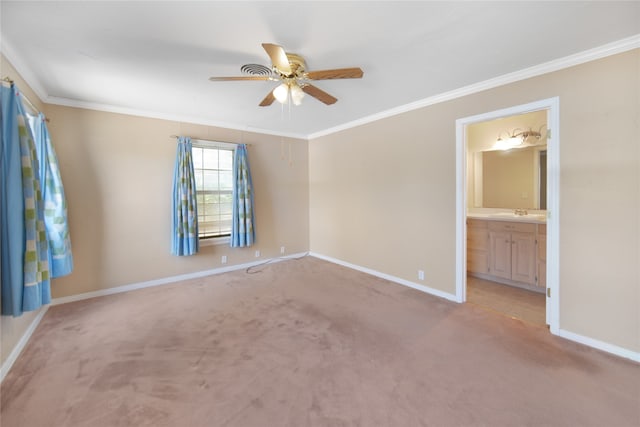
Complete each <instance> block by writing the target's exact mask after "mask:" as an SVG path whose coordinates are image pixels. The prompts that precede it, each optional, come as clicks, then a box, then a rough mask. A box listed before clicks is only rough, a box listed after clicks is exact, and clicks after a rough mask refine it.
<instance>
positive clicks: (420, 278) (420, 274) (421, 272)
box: [418, 270, 424, 280]
mask: <svg viewBox="0 0 640 427" xmlns="http://www.w3.org/2000/svg"><path fill="white" fill-rule="evenodd" d="M418 280H424V271H422V270H418Z"/></svg>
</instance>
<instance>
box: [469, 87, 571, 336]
mask: <svg viewBox="0 0 640 427" xmlns="http://www.w3.org/2000/svg"><path fill="white" fill-rule="evenodd" d="M536 111H545V112H546V118H547V120H546V123H547V130H548V135H547V145H548V147H547V149H546V153H545V158H544V160H545V166H546V174H545V173H544V172H543V174H544V176H542V177H538V181H540V182H544V181H545V178H546V184H547V185H546V191H547V194H546V208H547V209H546V211H547V218H546V236H547V237H546V274H545V275H544V276H545V277H544V279H545V281H546V292H545V294H544V295H545V296H544V301H545V306H546V315H545V317H546V323H547V324H548V325H549V328H550V331H551V332H552V333H553V334H558V330H559V303H558V288H559V262H558V261H559V260H558V252H559V250H558V248H559V152H560V150H559V141H560V140H559V99H558V98H557V97H556V98H550V99H545V100H541V101H537V102H533V103H529V104H524V105H519V106H514V107H510V108H506V109H502V110H497V111H492V112H489V113H484V114H479V115H476V116H471V117H466V118H462V119H458V120H457V121H456V172H457V173H456V300H457V301H458V302H465V301H467V227H466V219H467V206H468V200H469V199H468V198H469V197H470V194H469V193H468V188H467V184H468V180H467V179H468V171H467V162H468V161H469V159H468V158H467V157H468V156H467V143H468V126H470V125H472V124H476V123H481V122H488V121H491V120H497V119H503V118H507V117H510V116H516V115H521V114H526V113H532V112H536ZM538 160H539V159H538ZM471 196H473V197H477V195H476V194H473V195H471Z"/></svg>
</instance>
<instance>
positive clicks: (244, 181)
mask: <svg viewBox="0 0 640 427" xmlns="http://www.w3.org/2000/svg"><path fill="white" fill-rule="evenodd" d="M253 223H254V218H253V184H252V183H251V171H250V170H249V159H248V158H247V146H246V145H245V144H240V145H238V147H236V151H235V157H234V159H233V228H232V229H231V242H230V243H231V247H232V248H238V247H240V248H242V247H245V246H251V245H253V243H254V242H255V239H256V233H255V228H254V226H253Z"/></svg>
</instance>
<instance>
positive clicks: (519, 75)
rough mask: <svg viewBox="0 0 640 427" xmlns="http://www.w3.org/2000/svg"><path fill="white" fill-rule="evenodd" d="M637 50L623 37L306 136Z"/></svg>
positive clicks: (638, 41)
mask: <svg viewBox="0 0 640 427" xmlns="http://www.w3.org/2000/svg"><path fill="white" fill-rule="evenodd" d="M638 48H640V34H636V35H634V36H631V37H627V38H625V39H622V40H618V41H615V42H612V43H608V44H605V45H602V46H598V47H595V48H593V49H589V50H585V51H583V52H579V53H576V54H573V55H569V56H565V57H563V58H559V59H554V60H553V61H549V62H545V63H542V64H539V65H534V66H533V67H529V68H525V69H523V70H519V71H514V72H513V73H508V74H504V75H502V76H499V77H495V78H492V79H489V80H485V81H482V82H478V83H473V84H471V85H468V86H463V87H461V88H458V89H454V90H452V91H449V92H444V93H441V94H438V95H434V96H430V97H428V98H424V99H421V100H419V101H415V102H411V103H409V104H405V105H402V106H399V107H395V108H391V109H389V110H386V111H382V112H379V113H376V114H372V115H370V116H366V117H363V118H360V119H357V120H353V121H351V122H347V123H344V124H342V125H338V126H335V127H332V128H329V129H325V130H323V131H319V132H315V133H312V134H310V135H308V139H309V140H312V139H315V138H319V137H321V136H326V135H330V134H333V133H336V132H340V131H343V130H347V129H351V128H354V127H357V126H362V125H364V124H367V123H371V122H375V121H378V120H381V119H385V118H387V117H392V116H396V115H398V114H402V113H406V112H408V111H413V110H417V109H420V108H424V107H428V106H430V105H434V104H439V103H441V102H445V101H451V100H453V99H456V98H461V97H463V96H467V95H472V94H474V93H478V92H482V91H484V90H487V89H493V88H496V87H499V86H503V85H506V84H509V83H514V82H518V81H521V80H526V79H529V78H532V77H537V76H541V75H543V74H548V73H551V72H554V71H559V70H562V69H565V68H570V67H573V66H576V65H580V64H584V63H586V62H590V61H595V60H597V59H601V58H605V57H607V56H611V55H616V54H618V53H623V52H627V51H629V50H633V49H638Z"/></svg>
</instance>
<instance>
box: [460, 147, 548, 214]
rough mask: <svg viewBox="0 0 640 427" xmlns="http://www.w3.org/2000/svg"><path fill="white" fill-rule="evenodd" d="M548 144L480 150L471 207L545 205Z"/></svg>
mask: <svg viewBox="0 0 640 427" xmlns="http://www.w3.org/2000/svg"><path fill="white" fill-rule="evenodd" d="M546 153H547V147H546V145H541V146H534V147H525V148H518V149H511V150H493V151H480V152H476V153H473V157H474V182H473V188H474V198H473V205H472V206H471V207H479V208H502V209H520V208H523V209H546Z"/></svg>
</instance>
